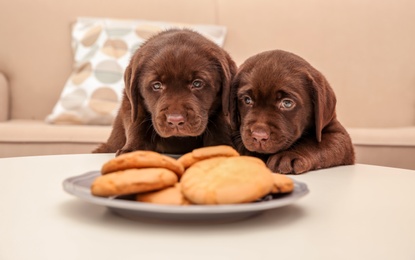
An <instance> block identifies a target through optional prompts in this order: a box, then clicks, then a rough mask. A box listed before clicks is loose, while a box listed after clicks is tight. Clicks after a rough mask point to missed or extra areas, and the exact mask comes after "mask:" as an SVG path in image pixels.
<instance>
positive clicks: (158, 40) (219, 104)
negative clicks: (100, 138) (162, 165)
mask: <svg viewBox="0 0 415 260" xmlns="http://www.w3.org/2000/svg"><path fill="white" fill-rule="evenodd" d="M236 69H237V68H236V65H235V63H234V61H232V59H231V58H230V56H229V55H228V53H226V52H225V51H224V50H223V49H222V48H221V47H219V46H218V45H216V44H215V43H214V42H212V41H210V40H208V39H207V38H205V37H203V36H202V35H200V34H199V33H197V32H194V31H191V30H188V29H183V30H179V29H171V30H167V31H164V32H161V33H159V34H157V35H155V36H153V37H151V38H150V39H149V40H147V41H146V42H145V43H144V44H143V45H142V46H141V47H140V48H139V49H138V50H137V51H136V53H135V54H134V55H133V57H132V58H131V61H130V64H129V66H128V67H127V69H126V71H125V75H124V81H125V89H124V96H123V100H122V103H121V107H120V110H119V112H118V115H117V117H116V119H115V122H114V125H113V129H112V133H111V135H110V136H109V138H108V141H107V142H106V143H104V144H102V145H101V146H99V147H98V148H97V149H96V150H95V151H94V152H101V153H102V152H116V154H117V155H119V154H122V153H127V152H131V151H134V150H152V151H156V152H160V153H169V154H183V153H187V152H190V151H192V150H193V149H195V148H198V147H202V146H211V145H219V144H227V145H231V144H232V141H231V134H230V127H229V124H227V120H226V117H225V114H224V111H225V112H226V113H227V112H228V111H229V109H228V105H229V100H228V99H227V98H228V97H229V91H230V83H231V80H232V77H233V76H234V75H235V73H236ZM222 97H223V98H222ZM223 99H224V100H223Z"/></svg>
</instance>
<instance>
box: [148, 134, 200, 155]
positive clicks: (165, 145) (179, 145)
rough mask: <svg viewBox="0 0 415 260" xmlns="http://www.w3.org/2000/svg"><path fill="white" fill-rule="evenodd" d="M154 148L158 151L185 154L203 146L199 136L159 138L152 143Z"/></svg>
mask: <svg viewBox="0 0 415 260" xmlns="http://www.w3.org/2000/svg"><path fill="white" fill-rule="evenodd" d="M153 145H154V150H155V151H157V152H159V153H168V154H185V153H188V152H191V151H192V150H193V149H196V148H200V147H202V146H203V139H202V138H201V137H170V138H160V140H157V141H155V142H154V143H153Z"/></svg>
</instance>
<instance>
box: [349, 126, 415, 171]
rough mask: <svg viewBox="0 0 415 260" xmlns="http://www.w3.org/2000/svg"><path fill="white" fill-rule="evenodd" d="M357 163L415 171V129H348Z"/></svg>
mask: <svg viewBox="0 0 415 260" xmlns="http://www.w3.org/2000/svg"><path fill="white" fill-rule="evenodd" d="M347 131H348V132H349V134H350V136H351V138H352V142H353V145H354V147H355V152H356V161H357V162H358V163H364V164H374V165H382V166H389V167H398V168H406V169H414V170H415V156H414V155H415V127H391V128H348V129H347Z"/></svg>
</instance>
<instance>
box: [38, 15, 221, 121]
mask: <svg viewBox="0 0 415 260" xmlns="http://www.w3.org/2000/svg"><path fill="white" fill-rule="evenodd" d="M184 27H185V28H190V29H193V30H195V31H197V32H200V33H201V34H203V35H205V36H206V37H207V38H209V39H211V40H212V41H214V42H215V43H217V44H218V45H223V42H224V39H225V34H226V30H225V28H224V27H223V26H214V25H187V24H178V23H169V22H156V21H145V20H115V19H105V18H102V19H98V18H79V19H78V20H77V22H76V23H75V24H74V26H73V30H72V46H73V52H74V62H75V64H74V67H73V71H72V73H71V75H70V76H69V79H68V80H67V81H66V84H65V87H64V89H63V91H62V93H61V96H60V98H59V100H58V102H57V103H56V105H55V107H54V109H53V111H52V113H51V114H50V115H49V116H48V117H47V118H46V121H47V122H49V123H56V124H91V125H110V124H111V123H112V122H113V120H114V118H115V116H116V114H117V111H118V108H119V104H120V101H121V99H122V91H123V88H124V81H123V75H124V70H125V68H126V67H127V65H128V63H129V61H130V58H131V56H132V54H133V53H134V52H135V50H136V49H138V48H139V46H140V44H142V43H143V42H144V41H145V40H146V39H148V38H149V37H150V36H152V35H154V34H155V33H157V32H159V31H161V30H165V29H168V28H184Z"/></svg>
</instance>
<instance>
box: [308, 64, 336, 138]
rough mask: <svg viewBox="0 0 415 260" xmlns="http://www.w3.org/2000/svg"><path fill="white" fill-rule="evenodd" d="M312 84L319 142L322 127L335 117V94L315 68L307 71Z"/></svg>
mask: <svg viewBox="0 0 415 260" xmlns="http://www.w3.org/2000/svg"><path fill="white" fill-rule="evenodd" d="M307 76H308V79H309V81H310V82H311V85H312V90H313V91H312V93H313V97H312V99H313V104H314V117H315V127H316V139H317V141H318V142H321V135H322V131H323V129H324V128H325V127H326V126H327V125H328V124H329V123H330V122H331V121H332V120H333V119H334V118H335V117H336V96H335V94H334V91H333V89H332V88H331V87H330V84H329V83H328V81H327V80H326V78H325V77H324V76H323V74H321V73H320V72H319V71H317V70H316V69H314V68H312V69H311V70H310V71H309V72H308V75H307Z"/></svg>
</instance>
